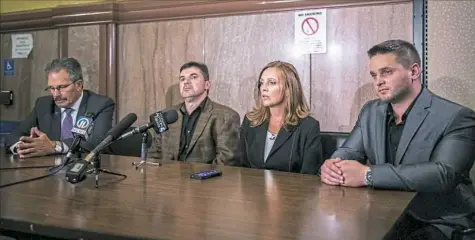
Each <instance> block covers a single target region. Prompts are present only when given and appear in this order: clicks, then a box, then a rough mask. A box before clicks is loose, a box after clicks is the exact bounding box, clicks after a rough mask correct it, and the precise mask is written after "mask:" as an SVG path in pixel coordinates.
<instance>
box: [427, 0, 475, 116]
mask: <svg viewBox="0 0 475 240" xmlns="http://www.w3.org/2000/svg"><path fill="white" fill-rule="evenodd" d="M428 7H429V13H428V16H429V22H428V33H429V41H428V57H429V59H428V68H429V69H428V85H429V89H431V90H432V91H433V92H435V93H437V94H439V95H440V96H442V97H445V98H448V99H450V100H452V101H455V102H457V103H460V104H463V105H465V106H467V107H469V108H471V109H475V1H471V0H470V1H435V0H434V1H429V4H428Z"/></svg>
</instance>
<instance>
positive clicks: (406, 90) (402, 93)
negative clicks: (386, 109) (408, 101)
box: [382, 86, 411, 104]
mask: <svg viewBox="0 0 475 240" xmlns="http://www.w3.org/2000/svg"><path fill="white" fill-rule="evenodd" d="M410 94H411V88H410V87H409V86H406V87H403V88H400V89H399V90H398V91H396V92H395V93H394V94H393V95H392V96H391V97H390V98H388V99H384V100H382V101H383V102H387V103H391V104H397V103H400V102H401V101H403V100H404V99H405V98H406V97H407V96H409V95H410Z"/></svg>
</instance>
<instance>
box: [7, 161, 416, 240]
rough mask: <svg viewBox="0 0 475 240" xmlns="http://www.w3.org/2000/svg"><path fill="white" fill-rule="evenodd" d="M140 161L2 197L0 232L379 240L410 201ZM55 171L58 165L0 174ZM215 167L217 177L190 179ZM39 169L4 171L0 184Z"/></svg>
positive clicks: (277, 176)
mask: <svg viewBox="0 0 475 240" xmlns="http://www.w3.org/2000/svg"><path fill="white" fill-rule="evenodd" d="M138 160H139V159H138V158H132V157H123V156H103V158H102V167H104V168H107V169H108V170H111V171H115V172H119V173H123V174H126V175H127V176H128V177H127V178H125V179H122V178H121V177H118V176H113V175H108V174H101V175H100V176H99V188H95V180H94V176H88V177H87V178H86V180H84V181H83V182H80V183H77V184H74V185H73V184H71V183H69V182H67V181H66V180H65V170H63V171H61V172H59V173H58V174H56V175H54V176H52V177H48V178H44V179H41V180H38V181H33V182H28V183H23V184H19V185H13V186H9V187H6V188H2V189H0V201H1V203H0V206H1V207H0V216H1V218H0V229H3V230H5V229H8V230H12V231H16V232H24V233H30V234H36V235H42V236H49V237H55V238H66V239H79V238H82V239H111V238H112V239H350V238H351V239H352V240H358V239H362V240H363V239H364V240H370V239H381V238H382V237H383V236H384V234H385V233H386V232H387V231H388V230H389V229H390V228H391V226H392V224H393V223H394V222H395V220H396V219H397V218H398V216H399V215H400V214H401V213H402V211H403V210H404V208H405V207H406V206H407V204H408V203H409V201H410V200H411V199H412V198H413V196H414V193H410V192H399V191H383V190H372V189H366V188H342V187H333V186H327V185H324V184H322V183H321V182H320V178H319V177H318V176H311V175H303V174H295V173H286V172H277V171H268V170H258V169H247V168H239V167H224V166H213V165H206V164H188V163H181V162H175V161H164V162H163V163H164V164H163V165H162V166H161V167H156V166H146V167H145V168H143V169H142V170H141V169H139V170H135V168H134V167H132V164H131V163H132V162H133V161H138ZM55 161H56V164H58V163H59V162H60V161H61V157H58V156H56V157H53V156H50V157H41V158H34V159H28V160H18V159H16V158H14V157H13V156H8V155H5V154H3V153H2V154H0V167H2V168H4V167H14V166H32V165H46V164H55ZM212 168H217V169H220V170H222V172H223V175H222V176H221V177H217V178H212V179H208V180H202V181H200V180H193V179H190V177H189V176H190V174H191V173H193V172H196V171H200V170H205V169H212ZM43 174H45V169H25V170H3V171H0V185H3V184H7V183H10V182H14V181H18V180H23V179H26V178H31V177H36V176H41V175H43Z"/></svg>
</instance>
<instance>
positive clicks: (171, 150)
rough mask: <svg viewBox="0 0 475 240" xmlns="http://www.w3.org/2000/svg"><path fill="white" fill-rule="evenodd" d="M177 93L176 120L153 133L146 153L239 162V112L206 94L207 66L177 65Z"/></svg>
mask: <svg viewBox="0 0 475 240" xmlns="http://www.w3.org/2000/svg"><path fill="white" fill-rule="evenodd" d="M179 80H180V95H181V97H182V98H183V99H184V100H185V101H184V102H183V103H180V104H178V105H175V106H173V107H172V109H175V110H176V111H177V113H178V120H177V121H176V122H175V123H172V124H169V125H168V127H169V129H168V131H166V132H164V133H162V134H161V135H157V134H155V132H154V131H150V132H151V134H152V136H153V137H152V139H153V143H152V146H151V148H150V149H149V156H150V157H151V158H155V159H160V158H161V159H168V160H178V161H187V162H202V163H215V164H225V165H236V164H237V163H238V161H239V120H240V117H239V114H238V113H237V112H236V111H234V110H233V109H231V108H229V107H226V106H224V105H221V104H218V103H216V102H213V101H212V100H211V99H209V97H208V91H209V88H210V86H211V82H210V79H209V72H208V67H207V66H206V65H205V64H203V63H198V62H188V63H185V64H184V65H183V66H182V67H181V68H180V76H179Z"/></svg>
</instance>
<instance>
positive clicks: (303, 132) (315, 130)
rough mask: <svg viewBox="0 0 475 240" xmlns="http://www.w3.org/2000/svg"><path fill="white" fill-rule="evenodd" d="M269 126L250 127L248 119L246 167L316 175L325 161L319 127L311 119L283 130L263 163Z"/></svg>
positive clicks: (244, 132) (244, 148)
mask: <svg viewBox="0 0 475 240" xmlns="http://www.w3.org/2000/svg"><path fill="white" fill-rule="evenodd" d="M268 126H269V122H267V121H266V122H264V123H263V124H261V125H260V126H257V127H251V125H250V122H249V120H248V119H247V117H245V118H244V121H243V123H242V126H241V140H240V141H241V151H242V154H241V164H242V165H243V166H245V167H251V168H261V169H272V170H279V171H288V172H298V173H307V174H316V173H317V170H318V169H319V168H320V165H321V164H322V163H323V159H322V141H321V135H320V124H319V122H318V121H317V120H315V119H314V118H312V117H307V118H305V119H302V120H301V121H300V123H299V124H298V125H297V126H293V127H288V128H287V130H286V129H284V128H281V129H280V131H279V134H278V135H277V138H276V139H275V142H274V145H273V146H272V149H271V151H270V152H269V155H268V157H267V160H266V162H264V147H265V142H266V137H267V129H268Z"/></svg>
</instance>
